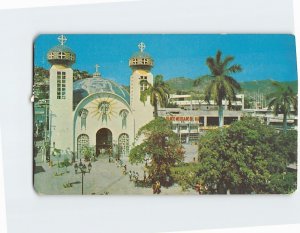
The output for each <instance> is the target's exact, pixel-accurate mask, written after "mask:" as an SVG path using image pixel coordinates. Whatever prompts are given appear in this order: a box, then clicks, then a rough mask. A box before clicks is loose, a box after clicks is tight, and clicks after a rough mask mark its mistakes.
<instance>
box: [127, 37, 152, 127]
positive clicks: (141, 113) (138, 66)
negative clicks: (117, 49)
mask: <svg viewBox="0 0 300 233" xmlns="http://www.w3.org/2000/svg"><path fill="white" fill-rule="evenodd" d="M138 48H139V51H137V52H136V53H134V54H133V55H132V56H131V58H130V60H129V66H130V68H131V70H132V74H131V76H130V106H131V109H132V111H133V114H134V118H135V132H137V131H138V130H139V128H141V127H142V126H143V125H145V124H147V123H148V122H149V121H151V120H153V110H154V108H153V106H152V105H151V103H150V97H149V96H148V98H147V100H146V101H145V103H143V102H142V101H141V100H140V96H141V92H142V91H144V90H146V89H147V84H145V82H144V83H141V80H146V81H147V82H148V83H149V85H153V75H152V73H151V69H152V67H153V64H154V61H153V59H152V57H151V56H150V55H149V54H148V53H146V52H145V48H146V45H145V44H144V43H143V42H141V43H140V44H139V45H138Z"/></svg>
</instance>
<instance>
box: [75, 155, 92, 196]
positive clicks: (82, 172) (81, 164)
mask: <svg viewBox="0 0 300 233" xmlns="http://www.w3.org/2000/svg"><path fill="white" fill-rule="evenodd" d="M74 169H75V174H77V173H78V169H79V170H80V173H81V195H83V177H84V176H85V173H87V172H88V173H90V172H91V170H92V164H91V162H89V164H88V165H87V166H86V165H85V164H83V163H82V162H81V160H80V162H79V165H78V164H77V163H75V164H74ZM87 170H88V171H87Z"/></svg>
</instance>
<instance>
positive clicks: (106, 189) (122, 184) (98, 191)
mask: <svg viewBox="0 0 300 233" xmlns="http://www.w3.org/2000/svg"><path fill="white" fill-rule="evenodd" d="M195 148H196V146H190V145H188V146H185V150H186V156H185V161H187V162H191V161H193V158H194V156H195V152H196V150H197V148H196V149H195ZM123 161H124V164H126V166H127V171H130V170H131V171H135V172H138V173H139V180H143V175H144V170H143V165H132V164H130V163H129V162H128V160H123ZM86 165H87V164H86ZM92 166H93V167H92V170H91V172H90V173H86V174H85V176H84V182H83V184H84V194H85V195H103V194H108V195H112V194H114V195H115V194H116V195H137V194H144V195H153V194H152V188H151V187H136V186H135V183H134V182H133V181H130V179H129V175H128V174H127V175H124V174H123V172H122V171H123V170H122V168H121V167H118V166H117V164H116V163H115V162H112V163H109V161H108V157H107V156H102V157H100V158H98V160H97V161H95V162H92ZM36 167H37V173H36V174H35V175H34V188H35V190H36V192H37V193H38V194H41V195H43V194H46V195H49V194H50V195H81V185H82V184H81V174H75V170H74V167H73V166H70V167H68V168H67V169H65V168H59V169H58V168H57V165H56V162H55V161H54V166H52V167H49V166H48V164H47V163H45V162H42V161H41V158H40V156H38V157H37V158H36ZM55 173H58V174H62V175H59V176H56V175H55ZM67 183H70V184H72V187H67V188H65V187H64V185H66V184H67ZM161 191H162V192H161V194H160V195H178V194H185V195H191V194H197V193H196V192H195V191H194V190H189V191H182V189H181V187H180V186H178V185H177V184H175V185H173V186H172V187H169V188H165V187H162V189H161Z"/></svg>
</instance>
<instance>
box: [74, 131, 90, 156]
mask: <svg viewBox="0 0 300 233" xmlns="http://www.w3.org/2000/svg"><path fill="white" fill-rule="evenodd" d="M87 146H89V136H88V135H86V134H80V135H79V136H78V138H77V153H78V155H79V157H80V158H81V157H82V156H83V154H82V152H83V149H84V148H85V147H87Z"/></svg>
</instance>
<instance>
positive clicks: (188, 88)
mask: <svg viewBox="0 0 300 233" xmlns="http://www.w3.org/2000/svg"><path fill="white" fill-rule="evenodd" d="M209 79H210V78H209V77H201V78H200V80H201V81H200V85H199V86H197V87H195V86H194V79H191V78H185V77H176V78H171V79H169V80H167V81H166V83H167V84H168V85H169V87H170V89H171V92H172V93H177V94H187V93H189V94H193V93H204V89H205V87H206V86H207V84H208V83H209ZM273 82H274V80H270V79H267V80H258V81H248V82H240V85H241V87H242V92H243V93H245V94H246V95H253V94H256V93H258V92H259V93H260V94H263V95H268V94H270V93H271V92H273V91H275V87H274V86H273V85H272V83H273ZM280 83H281V84H282V85H283V86H290V87H292V89H293V90H294V92H296V93H297V92H298V82H297V80H295V81H288V82H280Z"/></svg>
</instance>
